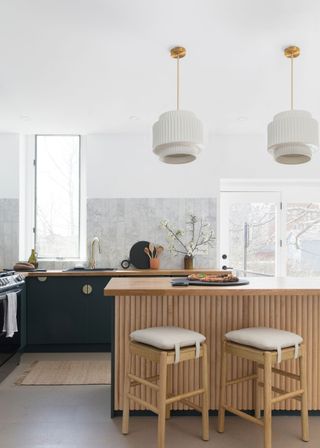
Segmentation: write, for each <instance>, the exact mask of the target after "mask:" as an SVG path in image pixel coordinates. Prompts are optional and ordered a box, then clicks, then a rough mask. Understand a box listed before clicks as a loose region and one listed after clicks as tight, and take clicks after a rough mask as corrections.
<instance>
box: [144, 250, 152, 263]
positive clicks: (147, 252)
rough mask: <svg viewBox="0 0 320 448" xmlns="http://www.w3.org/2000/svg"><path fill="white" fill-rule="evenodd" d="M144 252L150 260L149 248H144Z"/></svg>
mask: <svg viewBox="0 0 320 448" xmlns="http://www.w3.org/2000/svg"><path fill="white" fill-rule="evenodd" d="M144 253H145V254H147V255H148V257H149V258H150V260H151V256H150V253H149V249H148V248H147V247H145V248H144Z"/></svg>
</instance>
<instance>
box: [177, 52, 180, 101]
mask: <svg viewBox="0 0 320 448" xmlns="http://www.w3.org/2000/svg"><path fill="white" fill-rule="evenodd" d="M179 108H180V57H179V56H178V57H177V110H179Z"/></svg>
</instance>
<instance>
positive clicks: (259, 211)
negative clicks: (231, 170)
mask: <svg viewBox="0 0 320 448" xmlns="http://www.w3.org/2000/svg"><path fill="white" fill-rule="evenodd" d="M275 213H276V205H275V204H274V203H265V202H248V203H232V204H231V205H230V208H229V248H230V249H229V250H230V253H229V262H230V263H231V266H232V267H233V268H234V269H242V270H244V271H247V270H248V271H252V272H257V273H261V274H270V275H275V248H276V241H275V230H276V227H275V226H276V224H275V222H276V221H275ZM240 274H241V272H240ZM248 275H251V274H248Z"/></svg>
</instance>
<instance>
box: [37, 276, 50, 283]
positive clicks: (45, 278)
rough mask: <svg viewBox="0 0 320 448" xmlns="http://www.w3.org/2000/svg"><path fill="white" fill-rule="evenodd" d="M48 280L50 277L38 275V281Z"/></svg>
mask: <svg viewBox="0 0 320 448" xmlns="http://www.w3.org/2000/svg"><path fill="white" fill-rule="evenodd" d="M47 280H48V277H41V276H40V277H38V282H46V281H47Z"/></svg>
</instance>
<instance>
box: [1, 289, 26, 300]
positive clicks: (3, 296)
mask: <svg viewBox="0 0 320 448" xmlns="http://www.w3.org/2000/svg"><path fill="white" fill-rule="evenodd" d="M8 292H16V293H17V295H18V294H21V293H22V289H13V290H11V291H8ZM6 298H7V294H2V295H0V302H1V301H2V300H5V299H6Z"/></svg>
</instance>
